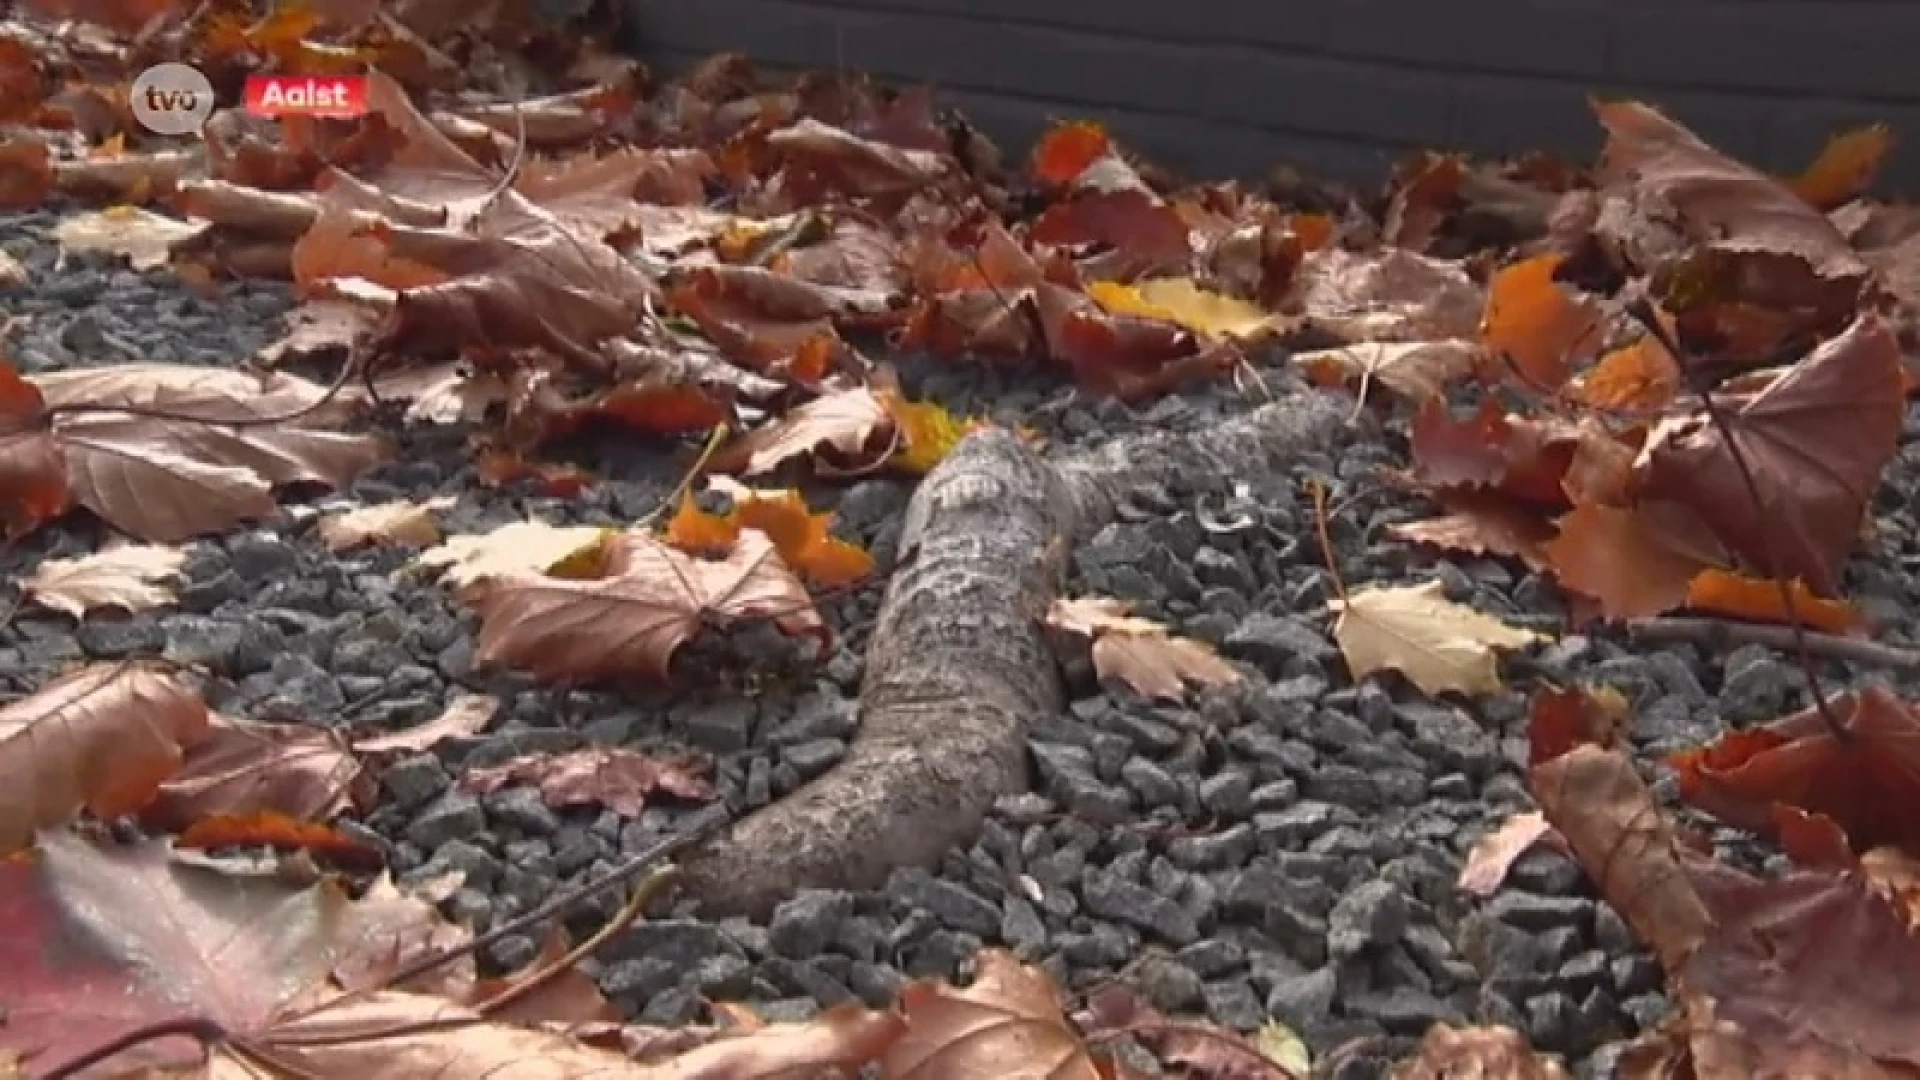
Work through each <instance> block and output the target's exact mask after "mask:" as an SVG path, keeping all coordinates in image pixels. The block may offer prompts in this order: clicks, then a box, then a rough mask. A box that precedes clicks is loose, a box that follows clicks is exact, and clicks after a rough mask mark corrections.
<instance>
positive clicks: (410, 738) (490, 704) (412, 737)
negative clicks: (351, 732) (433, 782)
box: [353, 693, 500, 754]
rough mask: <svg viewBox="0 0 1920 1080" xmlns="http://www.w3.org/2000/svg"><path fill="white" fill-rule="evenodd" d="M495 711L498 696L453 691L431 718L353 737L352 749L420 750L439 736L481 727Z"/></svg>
mask: <svg viewBox="0 0 1920 1080" xmlns="http://www.w3.org/2000/svg"><path fill="white" fill-rule="evenodd" d="M499 711H500V700H499V699H498V698H494V697H489V696H488V695H486V694H468V693H456V694H454V695H453V700H451V701H449V702H447V707H446V709H445V710H444V711H442V712H441V713H440V715H439V716H437V717H435V718H433V719H432V720H429V721H427V722H426V723H424V724H416V725H415V726H413V727H410V728H404V729H402V730H400V731H391V732H388V733H387V734H385V735H374V736H371V737H369V738H364V739H355V740H354V741H353V750H354V753H357V754H392V753H401V752H410V753H416V754H417V753H421V752H423V751H425V750H428V749H430V748H432V747H433V746H434V745H435V744H437V743H438V742H440V740H442V739H457V738H460V737H461V736H464V735H477V734H479V733H480V732H482V731H485V730H486V727H487V724H488V722H490V721H491V720H492V719H493V715H494V714H495V713H497V712H499Z"/></svg>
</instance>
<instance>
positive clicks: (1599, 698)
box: [1527, 687, 1629, 768]
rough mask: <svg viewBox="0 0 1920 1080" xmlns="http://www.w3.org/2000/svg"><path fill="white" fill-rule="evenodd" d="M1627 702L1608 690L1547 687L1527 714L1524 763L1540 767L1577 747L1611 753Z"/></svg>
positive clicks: (1623, 725)
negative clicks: (1525, 757) (1589, 747)
mask: <svg viewBox="0 0 1920 1080" xmlns="http://www.w3.org/2000/svg"><path fill="white" fill-rule="evenodd" d="M1628 719H1629V718H1628V716H1627V699H1626V697H1625V696H1624V695H1622V694H1621V693H1620V692H1619V691H1618V690H1614V689H1612V688H1610V687H1574V688H1572V689H1567V690H1561V689H1556V688H1553V687H1549V688H1547V689H1545V690H1542V691H1540V692H1539V693H1537V694H1535V695H1533V702H1532V704H1531V705H1530V706H1529V708H1528V713H1527V747H1528V750H1527V764H1528V767H1529V768H1531V767H1533V766H1535V765H1543V764H1545V763H1547V762H1549V761H1552V760H1553V759H1554V758H1557V757H1559V756H1560V755H1562V754H1565V753H1566V752H1567V751H1569V750H1572V749H1573V748H1574V747H1576V746H1586V745H1592V746H1597V747H1599V748H1600V749H1602V750H1611V749H1613V748H1614V747H1615V746H1617V745H1618V744H1619V743H1620V741H1621V736H1622V734H1623V733H1624V732H1625V731H1626V728H1627V723H1628Z"/></svg>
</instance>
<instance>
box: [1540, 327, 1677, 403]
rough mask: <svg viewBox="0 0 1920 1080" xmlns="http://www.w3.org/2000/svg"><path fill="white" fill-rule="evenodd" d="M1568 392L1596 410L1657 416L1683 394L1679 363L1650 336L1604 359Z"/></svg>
mask: <svg viewBox="0 0 1920 1080" xmlns="http://www.w3.org/2000/svg"><path fill="white" fill-rule="evenodd" d="M1567 389H1568V393H1569V394H1570V396H1572V397H1573V399H1574V400H1576V401H1579V402H1580V403H1582V404H1584V405H1588V406H1591V407H1593V408H1595V409H1608V410H1614V411H1619V412H1625V413H1629V414H1634V413H1655V412H1659V411H1660V410H1662V409H1665V408H1666V407H1667V406H1668V405H1670V404H1672V403H1673V400H1674V398H1675V396H1677V395H1678V394H1679V392H1680V362H1679V361H1678V360H1675V359H1674V358H1673V354H1672V353H1670V352H1668V351H1667V349H1666V346H1664V345H1661V344H1660V341H1659V339H1658V338H1655V337H1654V336H1653V335H1651V334H1648V335H1646V336H1643V337H1641V338H1639V339H1638V340H1636V341H1634V342H1633V343H1632V344H1630V345H1623V346H1621V347H1620V348H1618V349H1615V350H1613V351H1612V352H1610V353H1607V354H1606V355H1605V356H1602V357H1601V358H1600V360H1599V362H1598V363H1596V364H1594V365H1593V367H1591V368H1589V369H1588V370H1587V371H1586V372H1585V373H1583V374H1582V375H1581V376H1580V377H1579V379H1577V380H1576V381H1575V382H1574V384H1573V385H1572V386H1570V387H1568V388H1567Z"/></svg>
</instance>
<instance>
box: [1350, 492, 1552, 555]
mask: <svg viewBox="0 0 1920 1080" xmlns="http://www.w3.org/2000/svg"><path fill="white" fill-rule="evenodd" d="M1441 505H1442V506H1443V507H1444V508H1445V509H1446V510H1448V511H1449V512H1448V513H1446V514H1443V515H1442V516H1440V517H1437V518H1428V519H1427V520H1425V521H1403V522H1398V523H1396V524H1394V525H1392V526H1390V527H1389V528H1388V529H1387V532H1388V534H1389V535H1391V536H1394V537H1396V538H1398V539H1401V540H1405V541H1407V542H1409V543H1414V544H1428V545H1431V546H1433V547H1437V548H1442V549H1445V550H1447V551H1462V552H1466V553H1467V554H1470V555H1504V556H1506V557H1508V558H1513V559H1518V560H1520V562H1521V563H1523V564H1524V565H1525V566H1526V567H1527V568H1528V569H1529V570H1534V571H1545V570H1547V569H1548V567H1549V566H1550V565H1551V564H1550V563H1549V561H1548V558H1547V544H1548V542H1549V541H1551V540H1552V539H1553V538H1554V527H1553V526H1552V525H1550V524H1548V523H1547V521H1546V519H1544V518H1542V517H1541V516H1540V515H1539V514H1538V513H1537V512H1535V511H1534V510H1533V509H1532V508H1531V507H1528V506H1525V505H1523V504H1520V503H1517V502H1514V501H1512V500H1509V499H1503V498H1500V497H1498V496H1485V495H1480V494H1478V493H1474V492H1466V493H1449V494H1446V495H1444V496H1442V497H1441Z"/></svg>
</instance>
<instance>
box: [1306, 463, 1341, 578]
mask: <svg viewBox="0 0 1920 1080" xmlns="http://www.w3.org/2000/svg"><path fill="white" fill-rule="evenodd" d="M1312 490H1313V527H1314V530H1315V531H1316V532H1318V533H1319V534H1320V557H1321V558H1322V559H1324V560H1326V563H1327V576H1328V577H1331V578H1333V594H1334V596H1335V597H1337V598H1338V599H1339V601H1340V606H1341V607H1342V608H1344V607H1346V605H1347V583H1346V582H1345V581H1342V580H1341V579H1340V564H1339V563H1338V562H1337V561H1336V560H1335V559H1334V557H1333V530H1332V529H1330V528H1328V526H1327V488H1326V485H1325V484H1322V483H1321V482H1320V481H1318V480H1315V481H1314V482H1313V484H1312Z"/></svg>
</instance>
